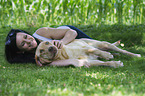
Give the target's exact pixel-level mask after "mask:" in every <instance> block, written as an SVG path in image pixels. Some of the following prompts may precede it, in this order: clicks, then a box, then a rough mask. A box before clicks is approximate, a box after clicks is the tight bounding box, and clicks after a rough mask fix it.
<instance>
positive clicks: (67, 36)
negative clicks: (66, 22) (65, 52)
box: [36, 27, 77, 44]
mask: <svg viewBox="0 0 145 96" xmlns="http://www.w3.org/2000/svg"><path fill="white" fill-rule="evenodd" d="M36 33H37V34H38V35H40V36H43V37H46V38H50V39H54V40H60V41H62V42H63V44H68V43H69V42H71V41H72V40H74V39H75V38H76V36H77V32H76V31H75V30H72V29H58V28H49V27H43V28H40V29H38V30H37V31H36Z"/></svg>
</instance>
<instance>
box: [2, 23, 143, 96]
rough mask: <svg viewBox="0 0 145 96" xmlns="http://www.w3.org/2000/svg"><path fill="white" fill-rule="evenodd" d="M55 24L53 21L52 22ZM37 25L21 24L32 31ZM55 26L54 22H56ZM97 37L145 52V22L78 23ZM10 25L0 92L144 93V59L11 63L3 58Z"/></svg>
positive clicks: (59, 95)
mask: <svg viewBox="0 0 145 96" xmlns="http://www.w3.org/2000/svg"><path fill="white" fill-rule="evenodd" d="M52 26H53V25H52ZM40 27H42V26H37V27H34V26H32V27H30V26H25V27H20V26H13V28H20V29H24V30H26V31H29V32H31V33H33V32H34V31H35V30H36V29H37V28H40ZM53 27H54V26H53ZM77 27H78V28H80V29H81V30H83V31H84V32H85V33H86V34H88V35H89V36H91V37H92V38H94V39H97V40H105V41H109V42H111V43H112V42H115V41H117V40H119V39H121V40H122V43H123V44H125V46H124V47H121V46H120V48H122V49H126V50H129V51H131V52H134V53H140V54H141V55H142V56H145V25H131V26H127V25H102V26H101V25H100V26H96V25H77ZM10 29H11V28H9V27H1V30H0V96H52V95H53V96H54V95H55V96H83V95H84V96H94V95H95V96H98V95H99V96H105V95H106V96H108V95H112V96H119V95H125V96H145V74H144V73H145V59H144V57H142V58H131V57H128V56H124V55H121V56H115V60H121V61H122V62H123V63H124V67H121V68H110V67H103V66H100V67H91V68H84V67H81V68H74V67H41V68H40V67H37V66H36V65H35V64H13V65H11V64H9V63H8V62H7V61H6V60H5V58H4V41H5V37H6V35H7V33H8V31H9V30H10Z"/></svg>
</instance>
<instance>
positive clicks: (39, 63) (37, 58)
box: [35, 55, 43, 66]
mask: <svg viewBox="0 0 145 96" xmlns="http://www.w3.org/2000/svg"><path fill="white" fill-rule="evenodd" d="M35 61H36V64H37V65H38V66H43V65H42V64H41V62H40V60H39V57H38V56H37V55H35Z"/></svg>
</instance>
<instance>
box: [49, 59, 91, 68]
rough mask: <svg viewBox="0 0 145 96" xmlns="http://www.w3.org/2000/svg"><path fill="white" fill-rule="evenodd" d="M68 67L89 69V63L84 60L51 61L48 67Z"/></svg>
mask: <svg viewBox="0 0 145 96" xmlns="http://www.w3.org/2000/svg"><path fill="white" fill-rule="evenodd" d="M69 65H73V66H75V67H82V66H85V67H89V66H90V65H89V63H88V61H87V60H86V59H82V60H79V59H65V60H57V61H53V62H52V63H50V64H49V65H48V66H69Z"/></svg>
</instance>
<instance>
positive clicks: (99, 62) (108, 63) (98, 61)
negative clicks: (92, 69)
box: [88, 60, 123, 68]
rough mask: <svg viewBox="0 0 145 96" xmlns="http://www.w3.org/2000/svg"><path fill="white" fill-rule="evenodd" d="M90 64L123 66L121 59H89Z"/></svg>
mask: <svg viewBox="0 0 145 96" xmlns="http://www.w3.org/2000/svg"><path fill="white" fill-rule="evenodd" d="M88 63H89V64H90V66H109V67H114V68H117V67H122V66H123V63H122V62H121V61H107V62H104V61H100V60H88Z"/></svg>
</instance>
